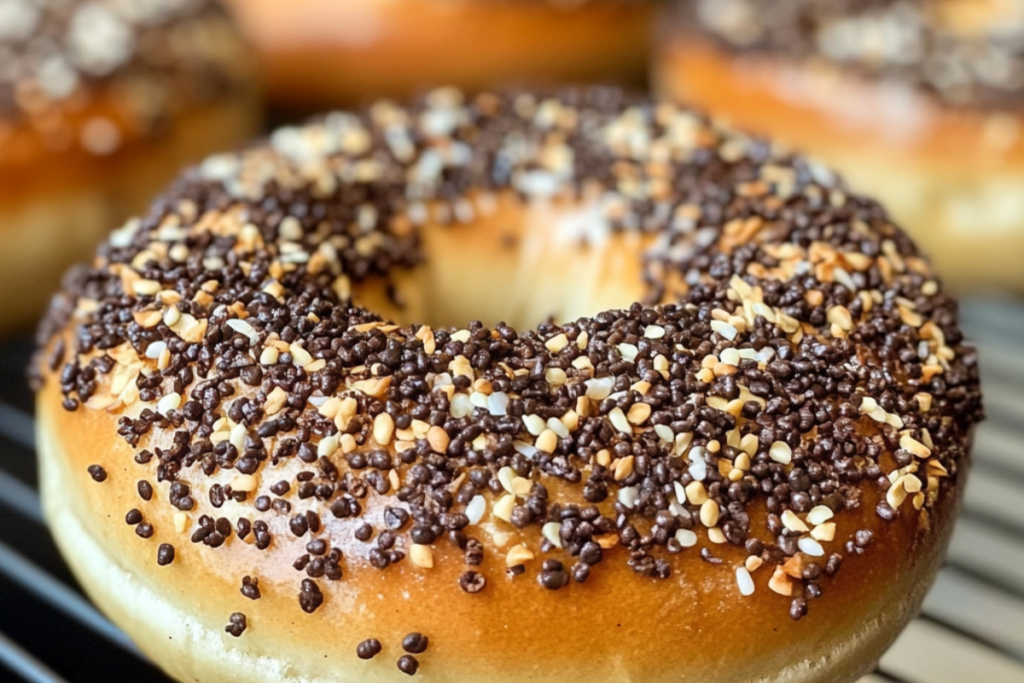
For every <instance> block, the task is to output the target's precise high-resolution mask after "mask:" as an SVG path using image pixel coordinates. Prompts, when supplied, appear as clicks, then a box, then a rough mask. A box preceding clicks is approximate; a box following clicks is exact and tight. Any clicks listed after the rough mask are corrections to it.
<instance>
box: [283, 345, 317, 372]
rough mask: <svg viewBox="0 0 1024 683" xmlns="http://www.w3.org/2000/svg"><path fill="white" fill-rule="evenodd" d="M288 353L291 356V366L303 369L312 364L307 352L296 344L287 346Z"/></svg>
mask: <svg viewBox="0 0 1024 683" xmlns="http://www.w3.org/2000/svg"><path fill="white" fill-rule="evenodd" d="M288 353H290V354H292V365H295V366H296V367H299V368H301V367H305V366H307V365H309V364H310V363H312V362H313V356H311V355H310V354H309V351H307V350H306V349H304V348H302V347H301V346H299V345H298V344H292V345H291V346H289V347H288Z"/></svg>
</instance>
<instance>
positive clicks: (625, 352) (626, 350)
mask: <svg viewBox="0 0 1024 683" xmlns="http://www.w3.org/2000/svg"><path fill="white" fill-rule="evenodd" d="M615 348H617V349H618V350H619V353H621V354H622V357H623V358H624V359H625V360H627V361H629V362H630V363H632V362H633V361H634V360H636V357H637V354H639V353H640V349H638V348H637V347H636V346H634V345H633V344H619V345H618V346H616V347H615Z"/></svg>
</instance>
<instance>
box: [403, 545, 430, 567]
mask: <svg viewBox="0 0 1024 683" xmlns="http://www.w3.org/2000/svg"><path fill="white" fill-rule="evenodd" d="M409 559H410V560H411V561H412V563H413V564H414V565H416V566H417V567H421V568H423V569H433V567H434V551H432V550H431V549H430V546H429V545H419V544H418V543H413V544H412V545H410V546H409Z"/></svg>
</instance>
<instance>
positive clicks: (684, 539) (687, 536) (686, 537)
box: [676, 529, 697, 548]
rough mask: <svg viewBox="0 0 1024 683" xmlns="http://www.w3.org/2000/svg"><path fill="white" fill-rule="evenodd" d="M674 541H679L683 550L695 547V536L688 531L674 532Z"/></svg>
mask: <svg viewBox="0 0 1024 683" xmlns="http://www.w3.org/2000/svg"><path fill="white" fill-rule="evenodd" d="M676 540H677V541H679V545H681V546H683V547H684V548H692V547H693V546H695V545H697V534H695V533H693V532H692V531H690V530H689V529H680V530H679V531H677V532H676Z"/></svg>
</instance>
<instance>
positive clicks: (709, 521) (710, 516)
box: [700, 498, 720, 529]
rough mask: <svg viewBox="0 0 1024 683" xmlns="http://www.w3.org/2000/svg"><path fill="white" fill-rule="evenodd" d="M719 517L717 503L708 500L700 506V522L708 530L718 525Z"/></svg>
mask: <svg viewBox="0 0 1024 683" xmlns="http://www.w3.org/2000/svg"><path fill="white" fill-rule="evenodd" d="M719 515H720V511H719V509H718V503H716V502H715V501H713V500H711V499H710V498H709V499H708V500H705V501H704V503H703V504H702V505H701V506H700V522H701V524H703V525H704V526H706V527H708V528H709V529H710V528H711V527H713V526H715V525H717V524H718V517H719Z"/></svg>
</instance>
